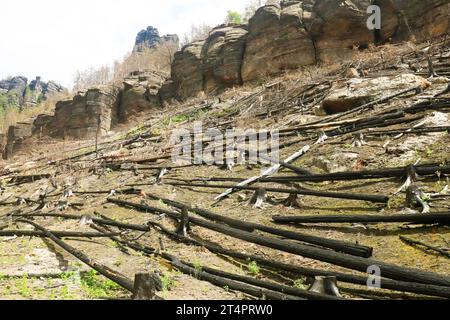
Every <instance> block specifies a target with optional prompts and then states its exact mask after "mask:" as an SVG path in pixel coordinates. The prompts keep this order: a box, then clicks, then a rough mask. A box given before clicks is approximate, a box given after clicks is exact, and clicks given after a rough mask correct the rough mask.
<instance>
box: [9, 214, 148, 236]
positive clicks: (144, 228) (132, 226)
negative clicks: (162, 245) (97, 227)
mask: <svg viewBox="0 0 450 320" xmlns="http://www.w3.org/2000/svg"><path fill="white" fill-rule="evenodd" d="M15 217H22V218H27V217H28V218H31V217H53V218H63V219H70V220H81V219H82V218H83V217H86V216H77V215H71V214H55V213H26V214H18V215H16V216H15ZM88 218H89V219H90V220H91V221H92V222H94V223H98V224H101V225H105V226H112V227H117V228H121V229H128V230H134V231H142V232H148V231H150V228H149V227H148V226H143V225H137V224H129V223H121V222H118V221H114V220H106V219H98V218H94V217H88Z"/></svg>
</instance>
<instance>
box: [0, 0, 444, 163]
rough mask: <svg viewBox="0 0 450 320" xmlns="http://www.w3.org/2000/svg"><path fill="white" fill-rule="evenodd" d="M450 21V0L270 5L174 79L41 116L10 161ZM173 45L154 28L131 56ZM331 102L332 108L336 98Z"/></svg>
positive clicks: (16, 89) (27, 127)
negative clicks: (29, 145)
mask: <svg viewBox="0 0 450 320" xmlns="http://www.w3.org/2000/svg"><path fill="white" fill-rule="evenodd" d="M371 3H373V4H376V5H378V6H379V7H380V8H381V13H382V28H381V30H374V31H371V30H369V29H368V28H367V26H366V22H367V19H368V13H367V8H368V6H369V5H370V4H371ZM449 14H450V0H431V1H415V0H414V1H406V0H375V1H373V2H372V1H369V0H347V1H338V0H303V1H300V0H289V1H287V0H284V1H281V3H280V5H267V6H264V7H262V8H260V9H258V10H257V12H256V13H255V15H254V16H253V17H252V18H251V19H250V21H249V24H248V25H233V24H230V25H221V26H218V27H216V28H214V29H213V30H212V31H211V32H210V34H209V36H208V37H207V38H206V39H205V40H202V41H196V42H194V43H190V44H187V45H185V46H184V47H183V48H182V49H181V50H180V51H178V52H176V54H175V56H174V60H173V63H172V66H171V73H170V78H169V79H166V78H165V75H164V74H161V73H158V72H154V71H149V72H144V73H139V72H138V73H133V74H131V75H130V76H129V77H128V78H126V79H124V83H123V85H122V86H119V87H117V86H102V87H96V88H91V89H89V90H87V91H86V92H80V93H78V94H77V95H75V97H74V98H73V99H71V100H68V101H61V102H59V103H58V104H57V106H56V111H55V115H54V116H50V115H41V116H39V117H37V118H36V119H33V121H31V122H30V123H27V124H18V125H16V126H15V127H12V128H11V129H10V132H9V133H8V135H7V139H6V140H7V142H6V145H7V147H6V150H7V152H6V153H7V156H8V155H11V154H12V153H13V152H14V150H16V149H18V148H20V146H21V144H22V141H23V140H24V139H26V137H30V136H33V135H37V134H39V135H42V134H44V135H49V136H52V137H55V138H65V139H67V138H75V139H84V138H92V137H94V136H95V135H97V134H105V133H107V132H108V131H110V130H112V129H113V128H114V126H115V125H116V124H117V123H118V122H124V121H127V120H128V119H129V118H130V117H132V116H133V115H135V114H137V113H139V112H141V111H149V110H152V109H154V108H158V107H160V106H161V105H164V104H166V103H170V102H171V100H173V99H176V100H180V101H182V100H186V99H188V98H190V97H194V96H197V95H198V94H200V93H201V92H203V93H206V94H215V93H219V92H220V91H221V90H223V89H225V88H230V87H233V86H239V85H241V84H243V83H246V82H251V81H258V80H259V81H261V80H264V79H265V78H266V77H269V76H273V75H276V74H279V73H281V72H283V71H285V70H289V69H297V68H299V67H302V66H307V65H314V64H317V63H330V62H332V61H333V60H337V61H339V62H342V61H343V60H345V59H350V58H351V57H352V55H353V54H354V52H356V50H358V49H359V50H362V49H365V48H366V47H368V46H369V45H375V44H379V43H383V42H387V41H392V42H398V41H403V40H411V39H415V40H426V39H430V38H432V37H436V36H440V35H443V34H446V33H447V32H448V31H449ZM168 41H170V42H175V43H178V37H176V36H174V35H167V36H163V37H160V36H159V32H158V30H157V29H155V28H153V27H149V28H147V29H146V30H143V31H141V32H140V33H139V34H138V36H137V39H136V43H135V47H134V51H137V52H139V51H140V50H145V48H153V47H155V46H158V45H160V44H162V43H165V42H168ZM59 90H60V87H58V86H57V85H56V84H54V83H51V82H50V83H43V82H41V81H40V79H39V78H38V79H36V80H35V81H33V82H31V83H30V85H28V84H27V80H26V79H25V78H23V77H16V78H13V79H10V80H9V81H8V82H6V81H0V98H1V97H2V95H3V97H5V95H8V96H9V97H15V99H16V101H17V103H19V104H23V103H26V104H27V105H33V104H35V103H36V102H37V101H38V100H39V97H40V96H39V94H40V93H43V94H46V93H50V92H52V91H59ZM349 99H350V100H351V99H352V98H349ZM327 101H328V104H329V105H331V104H332V102H330V101H332V99H331V98H330V99H328V100H327ZM0 102H1V100H0ZM330 108H331V109H333V110H334V109H336V108H334V107H330ZM339 108H341V107H339ZM339 108H337V109H339ZM341 109H342V108H341ZM337 112H339V111H337ZM3 139H5V138H3ZM0 142H1V141H0ZM0 144H2V145H5V141H4V140H3V142H2V143H0Z"/></svg>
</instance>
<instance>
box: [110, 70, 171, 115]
mask: <svg viewBox="0 0 450 320" xmlns="http://www.w3.org/2000/svg"><path fill="white" fill-rule="evenodd" d="M165 79H166V77H165V75H164V74H162V73H159V72H155V71H153V72H151V71H148V72H143V73H135V74H132V75H131V76H130V77H128V78H126V79H125V81H124V89H123V92H122V97H121V103H120V110H119V117H120V121H123V122H124V121H127V120H128V119H129V118H130V117H131V116H133V115H136V114H137V113H139V112H142V111H145V110H149V109H151V108H155V107H158V106H159V105H160V101H159V96H158V91H159V89H160V88H161V86H162V85H163V83H164V81H165Z"/></svg>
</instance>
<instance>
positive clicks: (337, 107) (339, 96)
mask: <svg viewBox="0 0 450 320" xmlns="http://www.w3.org/2000/svg"><path fill="white" fill-rule="evenodd" d="M429 86H430V83H429V82H428V81H427V80H426V79H424V78H422V77H420V76H416V75H413V74H402V75H400V76H396V77H379V78H374V79H360V78H354V79H351V80H350V81H348V82H346V83H344V82H342V83H339V84H338V85H336V86H335V87H334V88H333V89H332V92H331V93H330V95H329V96H328V97H326V98H325V100H324V101H323V102H322V108H323V109H324V111H325V112H326V113H328V114H334V113H340V112H345V111H348V110H351V109H353V108H357V107H359V106H361V105H363V104H366V103H369V102H371V101H374V100H377V99H380V98H382V97H386V96H389V95H392V94H395V93H398V92H401V91H404V90H408V89H412V88H419V87H420V88H422V89H426V88H428V87H429Z"/></svg>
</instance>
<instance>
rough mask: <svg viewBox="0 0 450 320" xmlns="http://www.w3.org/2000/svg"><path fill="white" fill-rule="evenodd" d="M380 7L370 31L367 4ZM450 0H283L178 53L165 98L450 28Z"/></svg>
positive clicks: (420, 38)
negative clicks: (245, 23)
mask: <svg viewBox="0 0 450 320" xmlns="http://www.w3.org/2000/svg"><path fill="white" fill-rule="evenodd" d="M371 4H376V5H378V6H379V7H380V9H381V15H382V28H381V30H373V31H372V30H369V29H368V28H367V19H368V18H369V14H368V13H367V8H368V7H369V5H371ZM449 14H450V0H431V1H421V0H414V1H407V0H375V1H370V0H347V1H338V0H303V1H300V0H284V1H281V4H280V5H273V4H271V5H267V6H264V7H262V8H260V9H258V10H257V12H256V13H255V15H254V16H253V17H252V18H251V19H250V21H249V24H248V26H232V25H230V26H219V27H217V28H215V29H213V30H212V32H211V33H210V35H209V37H208V38H207V39H205V41H199V42H195V43H192V44H188V45H187V46H185V47H184V48H183V49H182V50H181V51H180V52H178V53H177V54H176V55H175V61H174V62H173V64H172V76H171V79H169V80H168V81H167V82H166V84H165V85H164V86H163V88H162V89H161V91H160V97H161V99H162V100H163V101H168V100H170V99H171V98H176V99H179V100H184V99H186V98H188V97H192V96H196V95H197V94H199V93H200V92H201V91H203V92H205V93H207V94H208V93H211V92H216V91H217V89H221V88H226V87H230V86H234V85H239V84H241V83H245V82H249V81H254V80H261V79H262V78H264V77H267V76H272V75H275V74H279V73H280V72H283V71H284V70H289V69H296V68H299V67H301V66H306V65H313V64H316V63H330V62H332V61H342V60H343V59H350V58H351V57H352V56H353V54H354V52H355V50H358V49H360V50H362V49H365V48H367V47H368V46H369V45H375V44H379V43H384V42H387V41H392V42H399V41H404V40H412V39H415V40H417V41H423V40H427V39H431V38H433V37H437V36H441V35H443V34H446V33H447V32H448V31H449V21H450V19H449Z"/></svg>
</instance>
